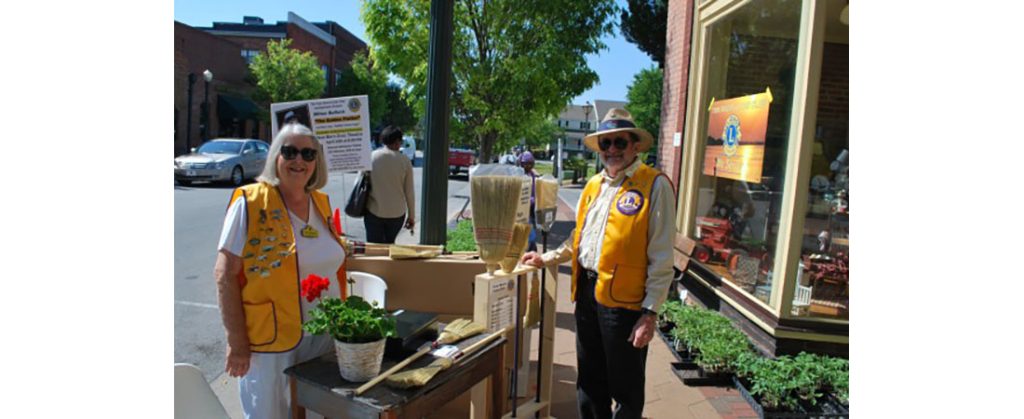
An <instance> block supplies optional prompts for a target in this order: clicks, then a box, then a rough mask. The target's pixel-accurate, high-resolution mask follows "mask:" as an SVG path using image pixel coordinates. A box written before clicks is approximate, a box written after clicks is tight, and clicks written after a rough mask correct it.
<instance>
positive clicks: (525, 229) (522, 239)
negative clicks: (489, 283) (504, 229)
mask: <svg viewBox="0 0 1024 419" xmlns="http://www.w3.org/2000/svg"><path fill="white" fill-rule="evenodd" d="M529 242H530V225H529V224H516V225H515V228H513V230H512V240H511V242H509V244H508V251H507V252H506V253H505V259H502V260H501V263H500V265H501V270H503V271H505V272H506V273H508V272H512V271H513V270H515V269H516V265H517V264H518V263H519V258H520V257H522V256H523V252H524V251H526V245H527V244H529Z"/></svg>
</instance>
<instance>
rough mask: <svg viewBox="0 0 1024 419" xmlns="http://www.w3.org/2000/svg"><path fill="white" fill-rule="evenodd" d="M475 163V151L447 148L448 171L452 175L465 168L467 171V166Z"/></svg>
mask: <svg viewBox="0 0 1024 419" xmlns="http://www.w3.org/2000/svg"><path fill="white" fill-rule="evenodd" d="M474 164H476V152H475V151H473V150H467V149H464V148H450V149H448V172H449V173H451V175H452V176H455V175H457V174H459V172H461V171H463V170H465V171H466V173H469V166H472V165H474Z"/></svg>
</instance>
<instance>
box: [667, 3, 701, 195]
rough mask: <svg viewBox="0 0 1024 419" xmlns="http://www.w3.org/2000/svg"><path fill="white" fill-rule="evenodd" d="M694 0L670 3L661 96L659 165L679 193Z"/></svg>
mask: <svg viewBox="0 0 1024 419" xmlns="http://www.w3.org/2000/svg"><path fill="white" fill-rule="evenodd" d="M693 4H694V0H682V1H679V0H676V1H671V2H669V4H668V30H667V31H666V34H665V36H666V45H665V68H664V69H663V71H664V80H665V81H664V83H663V85H662V95H661V97H662V99H661V132H660V133H658V137H659V138H660V140H659V143H658V168H660V169H661V170H662V171H664V172H665V173H666V174H667V175H668V177H669V179H671V180H672V184H673V185H674V187H675V188H676V192H678V188H679V185H678V183H679V169H680V164H681V162H682V150H683V148H682V145H681V144H680V146H679V147H676V146H674V145H673V138H674V136H675V134H676V133H677V132H678V133H682V132H683V122H684V118H685V115H686V87H687V84H688V83H689V70H690V34H691V27H692V26H693Z"/></svg>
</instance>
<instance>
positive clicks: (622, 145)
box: [597, 137, 629, 151]
mask: <svg viewBox="0 0 1024 419" xmlns="http://www.w3.org/2000/svg"><path fill="white" fill-rule="evenodd" d="M612 144H615V148H617V149H619V150H625V149H626V147H627V146H629V140H627V139H625V138H624V137H615V138H602V139H601V141H600V142H598V143H597V146H598V147H600V148H601V151H608V149H609V148H610V147H611V146H612Z"/></svg>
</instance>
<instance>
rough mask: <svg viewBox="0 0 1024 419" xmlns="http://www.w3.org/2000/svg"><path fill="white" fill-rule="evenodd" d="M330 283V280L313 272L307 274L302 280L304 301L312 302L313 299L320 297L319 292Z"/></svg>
mask: <svg viewBox="0 0 1024 419" xmlns="http://www.w3.org/2000/svg"><path fill="white" fill-rule="evenodd" d="M330 285H331V281H329V280H327V278H324V277H322V276H317V275H315V274H309V276H307V277H306V279H303V280H302V296H303V297H306V301H309V302H311V303H312V302H313V300H315V299H317V298H320V293H322V292H323V291H324V290H326V289H327V288H328V287H329V286H330Z"/></svg>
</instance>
